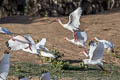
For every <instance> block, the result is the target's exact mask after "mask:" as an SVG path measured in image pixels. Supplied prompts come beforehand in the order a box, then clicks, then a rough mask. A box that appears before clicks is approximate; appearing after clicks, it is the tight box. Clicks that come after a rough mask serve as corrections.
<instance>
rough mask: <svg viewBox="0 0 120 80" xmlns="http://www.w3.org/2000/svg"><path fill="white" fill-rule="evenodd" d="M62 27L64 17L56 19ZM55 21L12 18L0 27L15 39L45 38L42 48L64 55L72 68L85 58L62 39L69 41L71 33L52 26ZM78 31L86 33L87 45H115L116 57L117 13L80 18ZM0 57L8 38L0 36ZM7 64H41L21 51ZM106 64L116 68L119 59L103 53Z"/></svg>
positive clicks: (119, 28) (119, 21)
mask: <svg viewBox="0 0 120 80" xmlns="http://www.w3.org/2000/svg"><path fill="white" fill-rule="evenodd" d="M58 18H60V19H61V20H62V22H63V23H66V22H67V21H68V18H67V17H58ZM56 19H57V17H54V18H53V17H51V18H48V17H45V18H39V17H36V18H35V17H27V16H14V17H8V18H5V19H2V20H1V21H0V23H1V24H0V26H2V27H5V28H7V29H9V30H10V31H11V32H13V33H14V34H15V35H18V34H20V35H24V34H30V35H31V36H32V37H33V39H34V40H41V38H43V37H46V38H47V43H46V47H48V48H49V49H57V50H58V51H60V52H61V53H64V55H65V56H64V57H63V58H62V59H64V60H69V61H71V62H72V63H73V64H77V62H79V60H80V59H83V58H85V56H83V55H82V54H81V53H80V51H81V48H79V47H78V46H76V45H74V44H71V43H69V42H67V41H65V40H64V39H63V38H64V37H66V36H67V37H69V38H72V33H71V32H70V31H68V30H66V29H64V28H63V27H62V26H61V25H60V24H58V23H57V22H56ZM80 21H81V26H80V28H81V29H83V30H84V31H86V32H87V35H88V40H87V43H86V46H88V42H89V41H90V40H91V39H92V38H93V37H95V36H96V37H100V38H101V39H106V40H109V41H111V42H112V43H114V44H115V50H116V52H117V53H118V54H119V48H120V41H119V39H120V26H119V25H120V12H119V11H117V12H112V13H104V14H98V15H88V16H82V17H81V20H80ZM0 36H1V38H0V43H1V44H0V55H2V54H3V51H4V50H5V45H4V44H5V42H6V41H7V40H8V39H9V37H8V35H4V34H0ZM10 60H11V61H22V62H23V61H25V62H33V63H41V62H40V60H39V58H38V57H37V56H35V55H32V54H29V53H26V52H23V51H11V59H10ZM103 61H104V62H106V63H113V64H116V65H119V63H120V59H118V58H115V57H113V56H112V55H111V54H110V53H106V52H105V56H104V59H103Z"/></svg>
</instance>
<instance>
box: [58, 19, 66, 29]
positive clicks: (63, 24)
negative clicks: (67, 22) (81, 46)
mask: <svg viewBox="0 0 120 80" xmlns="http://www.w3.org/2000/svg"><path fill="white" fill-rule="evenodd" d="M59 23H60V25H61V26H63V27H65V26H64V24H63V23H62V22H61V20H60V19H59Z"/></svg>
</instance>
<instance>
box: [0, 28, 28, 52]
mask: <svg viewBox="0 0 120 80" xmlns="http://www.w3.org/2000/svg"><path fill="white" fill-rule="evenodd" d="M0 32H2V33H5V34H8V35H9V36H10V38H11V39H10V40H8V41H7V42H6V46H7V47H8V48H9V49H10V50H20V49H22V48H27V47H30V42H29V41H28V40H27V39H26V38H25V37H23V36H20V35H18V36H14V35H13V34H12V33H11V32H10V31H9V30H7V29H6V28H3V27H0Z"/></svg>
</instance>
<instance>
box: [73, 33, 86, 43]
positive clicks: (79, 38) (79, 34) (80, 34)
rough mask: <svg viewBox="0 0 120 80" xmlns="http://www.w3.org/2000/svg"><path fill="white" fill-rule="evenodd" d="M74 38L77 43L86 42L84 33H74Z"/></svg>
mask: <svg viewBox="0 0 120 80" xmlns="http://www.w3.org/2000/svg"><path fill="white" fill-rule="evenodd" d="M75 33H76V34H75ZM75 37H76V38H77V40H78V41H82V42H86V41H87V34H86V32H81V31H77V32H74V38H75Z"/></svg>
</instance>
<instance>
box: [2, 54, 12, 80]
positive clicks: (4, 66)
mask: <svg viewBox="0 0 120 80" xmlns="http://www.w3.org/2000/svg"><path fill="white" fill-rule="evenodd" d="M9 58H10V54H9V52H4V55H3V58H2V59H1V61H0V80H6V77H7V75H8V72H9V67H10V61H9Z"/></svg>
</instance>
